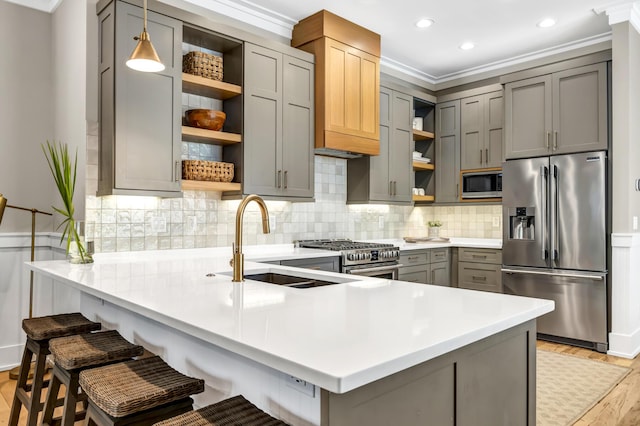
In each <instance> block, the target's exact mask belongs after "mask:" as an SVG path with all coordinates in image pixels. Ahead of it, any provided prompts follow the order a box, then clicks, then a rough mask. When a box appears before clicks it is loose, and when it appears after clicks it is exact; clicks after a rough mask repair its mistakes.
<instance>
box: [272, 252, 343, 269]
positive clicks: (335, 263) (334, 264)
mask: <svg viewBox="0 0 640 426" xmlns="http://www.w3.org/2000/svg"><path fill="white" fill-rule="evenodd" d="M279 264H280V265H284V266H294V267H296V268H306V269H315V270H320V271H329V272H340V257H338V256H332V257H314V258H311V259H291V260H281V261H280V262H279Z"/></svg>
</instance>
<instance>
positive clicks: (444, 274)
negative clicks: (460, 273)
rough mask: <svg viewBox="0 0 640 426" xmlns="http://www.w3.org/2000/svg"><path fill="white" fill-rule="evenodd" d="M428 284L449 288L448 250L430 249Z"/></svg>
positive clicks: (449, 266)
mask: <svg viewBox="0 0 640 426" xmlns="http://www.w3.org/2000/svg"><path fill="white" fill-rule="evenodd" d="M430 259H431V263H430V265H429V281H428V284H434V285H442V286H447V287H448V286H450V285H451V262H450V258H449V248H437V249H431V253H430Z"/></svg>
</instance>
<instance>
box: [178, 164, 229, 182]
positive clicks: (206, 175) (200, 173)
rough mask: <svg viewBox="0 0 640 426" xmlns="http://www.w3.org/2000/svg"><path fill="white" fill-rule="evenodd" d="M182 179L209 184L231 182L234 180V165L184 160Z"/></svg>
mask: <svg viewBox="0 0 640 426" xmlns="http://www.w3.org/2000/svg"><path fill="white" fill-rule="evenodd" d="M182 179H185V180H198V181H207V182H231V181H232V180H233V163H222V162H219V161H203V160H183V161H182Z"/></svg>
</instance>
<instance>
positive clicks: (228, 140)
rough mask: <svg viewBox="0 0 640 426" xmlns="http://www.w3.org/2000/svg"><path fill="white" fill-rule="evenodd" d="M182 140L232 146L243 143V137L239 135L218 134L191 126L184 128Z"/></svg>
mask: <svg viewBox="0 0 640 426" xmlns="http://www.w3.org/2000/svg"><path fill="white" fill-rule="evenodd" d="M182 139H184V140H187V141H189V142H199V143H208V144H211V145H232V144H234V143H240V142H242V136H241V135H239V134H237V133H227V132H216V131H215V130H207V129H200V128H198V127H189V126H182Z"/></svg>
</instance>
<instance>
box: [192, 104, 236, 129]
mask: <svg viewBox="0 0 640 426" xmlns="http://www.w3.org/2000/svg"><path fill="white" fill-rule="evenodd" d="M184 116H185V118H186V120H187V125H188V126H191V127H200V128H201V129H208V130H216V131H217V130H220V129H222V125H223V124H224V120H225V119H226V118H227V115H226V114H225V113H224V112H222V111H215V110H213V109H190V110H187V111H186V112H185V113H184Z"/></svg>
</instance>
